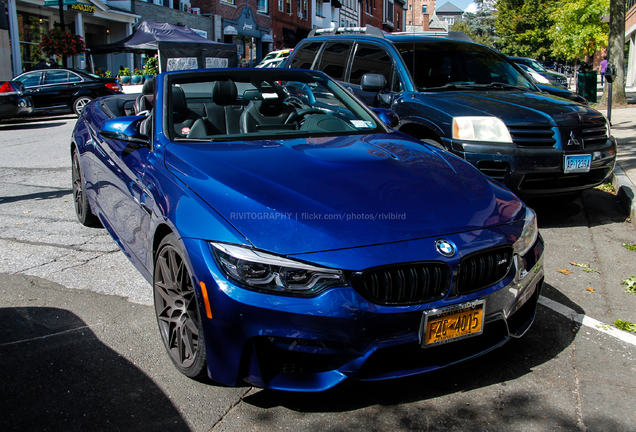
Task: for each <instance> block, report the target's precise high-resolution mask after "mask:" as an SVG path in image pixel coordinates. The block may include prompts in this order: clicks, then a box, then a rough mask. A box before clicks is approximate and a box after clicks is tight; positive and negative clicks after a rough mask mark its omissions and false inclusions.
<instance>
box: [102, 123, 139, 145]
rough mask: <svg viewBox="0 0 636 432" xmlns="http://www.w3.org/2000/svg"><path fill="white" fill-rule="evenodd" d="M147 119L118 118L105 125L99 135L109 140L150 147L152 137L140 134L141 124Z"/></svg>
mask: <svg viewBox="0 0 636 432" xmlns="http://www.w3.org/2000/svg"><path fill="white" fill-rule="evenodd" d="M146 119H147V117H146V116H127V117H117V118H114V119H112V120H108V121H107V122H106V123H104V126H102V129H101V130H100V131H99V134H100V135H101V136H102V137H104V138H107V139H115V140H119V141H127V142H132V143H139V144H143V145H148V144H150V137H149V136H148V135H146V134H142V133H141V132H140V130H141V123H142V122H143V121H144V120H146Z"/></svg>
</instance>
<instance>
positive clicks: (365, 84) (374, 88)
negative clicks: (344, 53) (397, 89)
mask: <svg viewBox="0 0 636 432" xmlns="http://www.w3.org/2000/svg"><path fill="white" fill-rule="evenodd" d="M360 87H362V90H363V91H367V92H376V93H377V92H379V91H382V90H384V89H385V88H386V78H385V77H384V75H382V74H372V73H369V74H364V75H362V79H361V80H360Z"/></svg>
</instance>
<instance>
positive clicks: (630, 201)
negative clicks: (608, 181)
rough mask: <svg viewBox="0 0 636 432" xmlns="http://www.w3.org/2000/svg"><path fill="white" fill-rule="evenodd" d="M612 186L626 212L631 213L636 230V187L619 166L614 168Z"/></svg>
mask: <svg viewBox="0 0 636 432" xmlns="http://www.w3.org/2000/svg"><path fill="white" fill-rule="evenodd" d="M612 186H614V189H615V190H616V196H617V197H618V199H619V201H620V202H621V204H622V205H623V207H625V210H627V211H628V212H629V217H630V220H631V222H632V225H633V226H634V228H636V200H634V197H636V187H634V184H633V183H632V181H631V180H630V179H629V177H627V175H626V174H625V171H623V169H622V168H621V167H620V165H618V164H616V166H615V167H614V173H613V174H612Z"/></svg>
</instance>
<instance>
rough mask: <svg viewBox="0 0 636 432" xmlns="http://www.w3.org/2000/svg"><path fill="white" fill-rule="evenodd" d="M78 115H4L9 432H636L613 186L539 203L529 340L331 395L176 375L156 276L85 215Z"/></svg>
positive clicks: (624, 265)
mask: <svg viewBox="0 0 636 432" xmlns="http://www.w3.org/2000/svg"><path fill="white" fill-rule="evenodd" d="M74 123H75V118H74V117H73V116H67V117H56V118H51V119H38V120H36V121H29V122H25V123H7V122H0V394H2V403H0V430H3V431H8V430H25V431H34V430H37V431H49V430H59V431H89V430H90V431H96V430H108V431H115V430H126V431H138V430H162V431H163V430H175V431H186V430H192V431H209V430H212V431H237V430H240V431H242V432H247V431H262V430H293V431H298V430H303V431H345V430H346V431H356V430H365V431H370V430H372V431H374V430H400V431H402V430H404V431H409V430H417V431H585V430H588V431H611V432H613V431H636V410H634V400H636V335H635V334H634V333H631V334H630V333H627V332H624V331H619V330H616V329H614V328H613V327H612V325H611V324H612V323H613V322H614V321H615V320H616V319H621V320H624V321H630V322H636V295H635V294H630V293H626V292H625V286H624V285H622V284H621V281H622V280H624V279H626V278H629V277H630V276H632V274H636V251H630V250H628V249H626V248H625V247H623V244H624V243H626V244H635V243H636V230H635V229H634V227H633V226H632V224H630V223H629V222H628V219H627V213H626V212H625V210H624V209H623V208H622V207H621V206H620V204H619V202H618V199H617V198H616V197H615V196H614V195H612V194H610V193H606V192H602V191H597V190H594V191H588V192H586V193H585V194H584V195H583V197H582V198H581V199H579V200H577V201H576V202H574V203H572V204H568V205H557V204H554V203H548V204H545V205H542V206H537V207H536V210H537V213H538V217H539V224H540V228H541V233H542V235H543V236H544V239H545V241H546V275H547V276H546V285H545V287H544V291H543V295H542V298H541V305H540V306H539V311H538V316H537V320H536V322H535V324H534V326H533V328H532V329H531V330H530V331H529V332H528V334H527V335H526V336H525V337H524V338H522V339H520V340H512V341H511V342H510V343H508V344H507V345H505V346H504V347H502V348H501V349H499V350H496V351H494V352H492V353H490V354H487V355H485V356H482V357H481V358H479V359H476V360H474V361H471V362H465V363H463V364H461V365H459V366H455V367H451V368H448V369H446V370H443V371H439V372H434V373H430V374H427V375H422V376H419V377H415V378H409V379H402V380H396V381H391V382H381V383H375V384H359V383H358V384H351V385H347V386H344V387H341V388H337V389H335V390H333V391H329V392H326V393H321V394H309V395H307V394H288V393H279V392H272V391H264V390H260V389H254V388H250V387H247V386H246V387H240V388H226V387H221V386H217V385H215V384H213V383H211V382H196V381H192V380H190V379H188V378H185V377H183V376H181V375H180V374H179V373H178V372H177V371H176V370H175V369H174V367H173V366H172V364H171V363H170V360H169V359H168V356H167V355H166V354H165V352H164V348H163V345H162V343H161V339H160V337H159V333H158V331H157V325H156V321H155V318H154V310H153V308H152V297H151V287H150V285H148V284H147V283H146V281H145V280H143V279H142V278H141V276H139V275H138V274H137V272H136V270H135V269H134V268H133V267H132V265H130V264H129V263H128V261H127V260H126V258H125V257H124V256H123V254H122V253H121V252H119V250H118V248H117V246H116V245H115V243H114V242H113V241H112V240H111V239H110V237H108V235H107V234H106V232H105V231H104V230H100V229H90V228H85V227H83V226H81V225H80V224H79V223H78V222H77V221H76V218H75V215H74V211H73V206H72V196H71V181H70V180H71V168H70V153H69V149H68V146H69V140H70V134H71V132H72V128H73V125H74ZM571 263H576V264H580V265H589V267H583V266H577V265H574V264H571ZM564 270H567V271H564ZM586 270H589V271H586Z"/></svg>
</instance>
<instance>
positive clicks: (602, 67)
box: [598, 56, 607, 87]
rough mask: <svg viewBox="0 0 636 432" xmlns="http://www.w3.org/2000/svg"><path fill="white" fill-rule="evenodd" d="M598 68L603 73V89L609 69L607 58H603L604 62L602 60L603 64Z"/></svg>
mask: <svg viewBox="0 0 636 432" xmlns="http://www.w3.org/2000/svg"><path fill="white" fill-rule="evenodd" d="M598 68H599V72H600V73H601V87H603V85H604V83H605V70H606V69H607V56H605V57H603V60H601V64H600V65H599V67H598Z"/></svg>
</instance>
